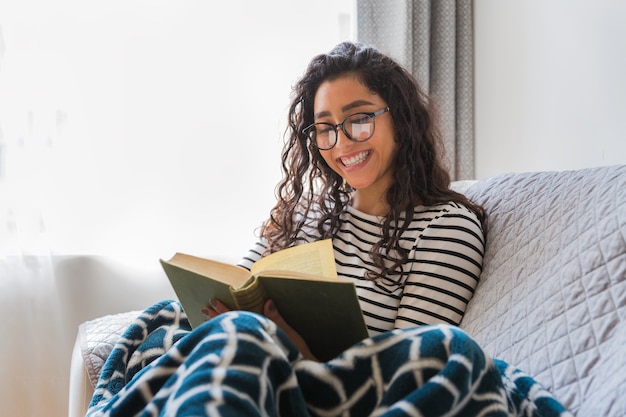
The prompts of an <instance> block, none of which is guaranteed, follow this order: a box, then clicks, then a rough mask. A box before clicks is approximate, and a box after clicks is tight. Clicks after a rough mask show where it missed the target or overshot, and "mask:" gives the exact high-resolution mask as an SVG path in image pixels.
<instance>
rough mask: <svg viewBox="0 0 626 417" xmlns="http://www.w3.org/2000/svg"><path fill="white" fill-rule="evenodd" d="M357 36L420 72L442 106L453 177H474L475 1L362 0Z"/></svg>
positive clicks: (421, 79) (418, 75)
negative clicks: (473, 9) (473, 28)
mask: <svg viewBox="0 0 626 417" xmlns="http://www.w3.org/2000/svg"><path fill="white" fill-rule="evenodd" d="M357 40H358V41H359V42H363V43H367V44H371V45H374V46H376V47H377V48H378V49H379V50H381V51H383V52H385V53H387V54H388V55H390V56H392V57H394V58H395V59H396V60H398V61H399V62H400V63H402V64H403V65H404V66H405V67H406V68H407V69H408V70H410V71H411V72H412V73H413V74H414V75H415V77H416V78H417V81H418V82H419V83H420V85H421V86H422V88H423V89H424V91H426V92H427V93H428V94H429V95H430V97H431V98H432V100H434V102H435V104H436V106H437V109H438V112H439V118H440V122H441V130H442V134H443V137H444V142H445V148H446V155H447V160H448V168H449V170H450V175H451V176H452V179H453V180H464V179H474V110H473V107H474V103H473V31H472V0H458V1H455V0H391V1H380V0H357Z"/></svg>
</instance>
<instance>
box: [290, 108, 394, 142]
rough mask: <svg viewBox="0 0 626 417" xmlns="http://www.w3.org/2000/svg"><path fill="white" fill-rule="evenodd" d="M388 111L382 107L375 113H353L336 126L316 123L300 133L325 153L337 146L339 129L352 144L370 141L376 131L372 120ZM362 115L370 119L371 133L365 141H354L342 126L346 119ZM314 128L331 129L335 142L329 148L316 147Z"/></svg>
mask: <svg viewBox="0 0 626 417" xmlns="http://www.w3.org/2000/svg"><path fill="white" fill-rule="evenodd" d="M388 111H389V107H384V108H382V109H380V110H377V111H375V112H359V113H354V114H351V115H349V116H347V117H346V118H345V119H343V122H341V123H337V124H336V125H334V124H332V123H325V122H318V123H313V124H312V125H309V126H307V127H305V128H304V129H303V130H302V133H303V134H304V135H305V136H306V137H307V138H308V139H309V140H310V141H311V142H313V143H314V144H315V146H316V147H317V149H319V150H321V151H327V150H329V149H332V148H334V147H335V145H336V144H337V138H338V137H339V130H338V129H341V131H342V132H343V134H344V135H346V137H347V138H348V139H350V140H351V141H353V142H366V141H368V140H370V139H371V138H372V136H374V131H375V130H376V123H375V122H374V119H375V118H376V116H380V115H381V114H384V113H387V112H388ZM360 114H362V115H364V116H368V117H370V118H371V119H372V131H371V133H370V135H369V136H368V137H367V138H365V139H355V138H353V137H352V135H350V133H348V131H347V130H346V128H345V126H344V124H345V123H346V122H347V121H348V119H350V118H352V117H354V116H358V115H360ZM316 126H328V127H330V128H331V129H333V130H334V131H335V141H334V142H333V144H332V145H331V146H329V147H325V148H322V147H320V146H319V145H318V143H317V134H316V132H315V130H314V129H315V127H316Z"/></svg>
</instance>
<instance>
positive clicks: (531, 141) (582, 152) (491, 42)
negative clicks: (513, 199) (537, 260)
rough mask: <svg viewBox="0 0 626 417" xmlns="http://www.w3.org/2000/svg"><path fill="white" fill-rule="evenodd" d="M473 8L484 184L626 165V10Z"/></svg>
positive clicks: (486, 4)
mask: <svg viewBox="0 0 626 417" xmlns="http://www.w3.org/2000/svg"><path fill="white" fill-rule="evenodd" d="M474 8H475V12H474V13H475V14H474V17H475V77H476V90H475V100H476V101H475V104H476V108H475V117H476V160H477V177H478V178H485V177H488V176H491V175H494V174H498V173H502V172H512V171H513V172H515V171H536V170H562V169H576V168H584V167H593V166H601V165H612V164H624V163H626V133H625V132H626V2H624V1H621V0H600V1H591V0H550V1H545V0H524V1H517V0H475V2H474Z"/></svg>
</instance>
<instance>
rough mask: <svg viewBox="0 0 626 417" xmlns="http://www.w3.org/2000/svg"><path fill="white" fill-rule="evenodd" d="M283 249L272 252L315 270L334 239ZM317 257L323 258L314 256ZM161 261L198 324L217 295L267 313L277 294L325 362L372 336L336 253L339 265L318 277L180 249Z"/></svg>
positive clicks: (291, 321)
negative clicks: (248, 266)
mask: <svg viewBox="0 0 626 417" xmlns="http://www.w3.org/2000/svg"><path fill="white" fill-rule="evenodd" d="M311 251H313V252H311ZM281 252H285V253H281ZM281 252H277V253H275V254H272V255H269V257H270V258H271V257H274V259H280V260H281V262H283V260H284V259H285V258H288V259H289V262H288V264H287V266H288V267H289V266H291V267H292V268H291V269H295V270H298V269H300V270H302V268H299V267H298V266H297V265H295V264H294V262H296V261H297V259H298V258H302V261H303V262H304V263H305V264H306V265H307V268H308V269H310V268H311V265H312V263H315V264H318V265H328V256H331V257H332V245H331V243H330V241H320V242H315V243H312V244H307V245H300V246H295V247H294V248H289V249H286V250H285V251H281ZM274 255H276V256H274ZM317 256H319V257H320V259H319V260H314V259H313V258H315V257H317ZM274 259H269V260H267V261H264V263H263V265H264V266H271V267H272V268H279V267H280V266H281V265H280V264H276V263H275V262H273V260H274ZM283 263H284V262H283ZM296 263H297V262H296ZM161 264H162V266H163V269H164V270H165V273H166V275H167V276H168V278H169V280H170V282H171V284H172V287H173V288H174V291H175V292H176V295H177V296H178V298H179V300H180V302H181V304H182V306H183V308H184V309H185V312H186V314H187V317H188V318H189V322H190V323H191V326H192V327H197V326H199V325H200V324H202V323H203V322H204V321H205V317H204V315H203V314H202V312H201V310H202V308H204V307H206V306H207V305H209V301H210V300H211V299H213V298H217V299H219V300H221V301H222V302H223V303H224V304H226V305H227V306H228V307H229V308H230V309H232V310H246V311H253V312H256V313H262V309H263V304H264V302H265V300H267V299H272V300H274V304H275V305H276V308H277V309H278V311H279V312H280V313H281V315H282V316H283V318H284V319H285V321H286V322H287V323H289V325H291V327H293V328H294V329H295V330H296V331H297V332H298V333H300V335H301V336H302V337H303V338H304V340H305V341H306V342H307V344H308V346H309V348H310V349H311V352H312V353H313V354H314V355H315V356H316V357H317V358H318V359H320V360H322V361H327V360H329V359H332V358H333V357H335V356H337V355H338V354H339V353H341V352H343V351H344V350H345V349H347V348H348V347H350V346H351V345H353V344H354V343H357V342H359V341H361V340H363V339H365V338H367V337H368V333H367V329H366V326H365V322H364V319H363V314H362V312H361V308H360V305H359V302H358V299H357V296H356V288H355V285H354V283H353V282H352V281H349V280H344V279H339V278H337V277H336V272H335V271H334V258H333V259H332V264H333V270H332V271H330V272H328V271H326V272H323V273H324V275H317V276H315V275H311V274H308V273H302V272H298V271H286V270H279V269H272V270H271V271H262V272H259V271H254V270H253V272H252V273H251V272H250V271H248V270H246V269H245V268H241V267H238V266H234V265H228V264H224V263H221V262H216V261H212V260H208V259H202V258H198V257H194V256H190V255H185V254H180V253H178V254H176V255H175V256H174V257H173V258H172V259H170V260H169V261H164V260H161ZM315 272H317V271H315Z"/></svg>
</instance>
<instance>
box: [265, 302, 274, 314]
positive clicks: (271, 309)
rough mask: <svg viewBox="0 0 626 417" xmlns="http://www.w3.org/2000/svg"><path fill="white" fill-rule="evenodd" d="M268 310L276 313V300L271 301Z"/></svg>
mask: <svg viewBox="0 0 626 417" xmlns="http://www.w3.org/2000/svg"><path fill="white" fill-rule="evenodd" d="M267 308H268V309H269V310H270V311H271V312H272V313H273V312H274V311H276V306H275V305H274V300H270V302H269V304H268V305H267Z"/></svg>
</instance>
